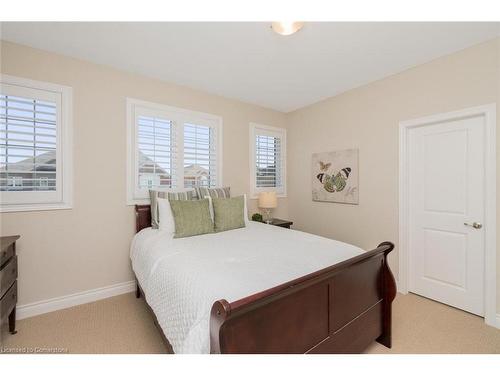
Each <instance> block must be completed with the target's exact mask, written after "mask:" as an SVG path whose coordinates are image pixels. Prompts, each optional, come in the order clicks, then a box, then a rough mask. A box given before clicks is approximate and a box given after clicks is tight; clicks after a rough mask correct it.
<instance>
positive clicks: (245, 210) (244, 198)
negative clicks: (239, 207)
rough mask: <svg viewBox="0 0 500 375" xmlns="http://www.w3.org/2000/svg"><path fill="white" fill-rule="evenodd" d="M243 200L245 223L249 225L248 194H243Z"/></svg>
mask: <svg viewBox="0 0 500 375" xmlns="http://www.w3.org/2000/svg"><path fill="white" fill-rule="evenodd" d="M243 200H244V201H245V205H244V206H243V218H244V219H245V225H248V223H249V221H250V220H248V207H247V195H246V194H243Z"/></svg>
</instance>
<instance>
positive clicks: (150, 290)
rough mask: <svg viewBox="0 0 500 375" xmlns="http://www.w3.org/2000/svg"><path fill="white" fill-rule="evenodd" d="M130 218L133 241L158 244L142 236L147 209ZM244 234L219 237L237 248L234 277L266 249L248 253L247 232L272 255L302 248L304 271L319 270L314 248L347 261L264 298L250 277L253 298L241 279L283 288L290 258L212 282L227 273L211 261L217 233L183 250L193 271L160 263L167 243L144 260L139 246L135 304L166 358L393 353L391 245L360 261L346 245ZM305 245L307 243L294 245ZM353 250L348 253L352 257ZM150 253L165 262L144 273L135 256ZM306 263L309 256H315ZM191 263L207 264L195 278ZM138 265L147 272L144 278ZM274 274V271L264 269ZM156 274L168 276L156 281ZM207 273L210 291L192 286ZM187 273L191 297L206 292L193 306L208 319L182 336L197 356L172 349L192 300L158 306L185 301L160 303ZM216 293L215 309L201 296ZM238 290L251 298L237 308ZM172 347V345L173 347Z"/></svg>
mask: <svg viewBox="0 0 500 375" xmlns="http://www.w3.org/2000/svg"><path fill="white" fill-rule="evenodd" d="M135 212H136V231H137V232H138V234H137V235H136V237H138V236H144V235H145V234H146V233H148V232H150V234H148V235H150V236H151V237H154V236H156V237H155V239H154V240H150V242H149V243H150V244H151V243H153V242H154V241H156V242H158V243H160V237H161V235H160V234H155V233H154V231H155V230H152V229H150V228H148V227H150V223H151V212H150V206H149V205H138V206H136V207H135ZM247 227H248V228H245V229H242V230H240V229H238V230H239V231H240V232H234V233H229V234H225V236H226V237H223V238H221V239H220V240H221V241H223V242H224V243H227V242H231V238H237V239H238V241H240V242H238V243H239V245H238V246H235V249H234V251H231V257H230V258H227V256H226V255H225V256H226V258H227V259H229V260H230V261H231V262H232V263H231V264H234V267H238V266H239V265H240V264H241V263H242V262H243V265H245V263H244V262H245V261H246V262H250V263H249V264H253V263H255V262H257V261H256V260H255V259H258V256H259V253H258V251H257V250H255V252H256V254H255V255H253V254H252V256H248V251H246V250H245V249H247V248H248V249H250V245H252V246H254V248H255V246H258V245H259V244H260V243H262V242H265V241H264V240H262V239H261V238H255V239H254V240H253V242H254V243H253V244H252V243H250V242H252V240H251V238H253V237H254V236H255V235H254V232H255V233H257V232H258V233H262V237H265V236H270V238H272V239H273V241H270V242H273V244H271V245H269V246H274V248H275V249H277V251H278V248H279V243H280V241H281V240H280V238H282V239H283V241H284V243H285V241H287V239H288V238H289V237H290V241H291V242H293V243H294V246H295V247H300V248H301V251H300V253H302V254H303V255H302V256H303V257H304V258H303V259H304V263H305V264H306V265H305V266H304V267H305V268H307V264H309V263H310V264H311V267H313V266H316V267H317V264H315V263H314V262H315V261H316V260H315V257H316V255H315V254H316V253H315V247H316V245H315V244H320V245H321V246H325V245H328V244H330V242H331V244H332V247H333V245H335V246H336V247H338V249H339V250H335V252H337V253H338V254H342V257H343V258H345V259H343V260H341V261H340V262H337V261H335V262H332V263H330V264H329V265H327V266H326V267H322V268H320V269H318V270H315V271H314V272H306V273H304V274H301V275H300V276H299V277H293V278H290V279H288V280H286V281H284V282H281V283H279V284H274V285H273V286H271V287H268V288H262V289H259V285H261V284H259V282H262V281H261V279H263V278H265V277H263V276H262V277H257V276H255V277H254V278H253V279H252V280H254V281H252V282H254V283H255V285H256V286H255V287H253V289H252V287H250V286H248V287H247V286H246V285H241V284H243V283H245V281H244V280H245V277H246V274H247V273H248V275H249V276H248V277H249V280H250V277H251V276H252V275H270V276H269V277H274V279H275V280H281V279H280V278H279V277H282V276H280V275H279V274H280V270H284V271H282V273H283V274H284V275H287V274H294V275H295V273H293V272H292V271H290V270H291V269H292V268H293V267H291V266H290V265H289V264H288V263H287V262H288V256H287V255H285V256H284V257H283V258H282V262H281V263H276V262H279V259H278V258H276V257H274V258H273V254H269V255H266V254H265V253H262V254H263V255H262V256H264V257H265V256H268V257H269V259H271V260H270V261H269V262H267V263H268V264H267V265H263V266H262V267H256V268H255V269H254V270H252V271H251V272H250V271H249V270H248V267H243V266H241V267H242V268H241V269H240V270H238V269H236V271H235V272H232V269H229V271H228V270H227V269H226V271H223V272H222V271H220V272H219V271H217V270H219V269H224V268H218V267H222V266H225V263H224V264H222V263H223V261H222V259H220V261H219V259H218V258H217V256H219V255H218V254H222V253H221V252H220V251H221V250H219V248H218V247H217V246H218V245H217V241H218V240H219V237H217V236H222V233H221V234H219V233H216V234H210V235H206V236H207V237H206V238H205V239H196V241H202V240H203V241H206V244H207V247H206V249H195V250H189V251H191V253H189V256H191V258H190V259H191V260H190V261H184V260H182V258H179V257H182V256H188V255H184V254H185V253H186V252H187V250H183V251H180V250H179V249H177V250H175V251H172V252H171V253H169V255H168V256H166V255H163V254H164V253H163V251H164V249H166V248H167V247H168V246H174V245H172V242H169V244H170V245H164V244H162V245H161V246H160V245H156V247H157V250H150V249H149V248H148V246H147V243H148V242H147V241H145V242H144V243H145V244H146V245H144V246H143V247H142V250H141V251H142V252H140V251H137V252H136V254H135V253H132V255H131V257H132V265H133V268H134V272H135V274H136V278H137V280H138V281H137V293H136V295H137V297H138V298H139V297H140V296H141V295H142V296H144V297H145V300H146V302H147V304H148V306H150V309H151V311H152V313H153V315H154V318H155V322H156V324H157V325H158V327H159V329H160V332H161V334H162V336H163V338H164V339H165V341H166V343H167V345H168V348H169V350H170V351H172V348H173V347H174V348H173V351H175V352H185V353H192V352H199V353H202V352H210V353H360V352H362V351H363V350H365V349H366V347H367V346H368V345H369V344H370V343H372V342H373V341H374V340H376V341H378V342H379V343H381V344H383V345H385V346H387V347H389V348H390V347H391V304H392V301H393V300H394V297H395V295H396V285H395V281H394V277H393V275H392V273H391V270H390V269H389V266H388V263H387V255H388V254H389V253H390V252H391V251H392V250H393V248H394V245H393V244H392V243H390V242H383V243H381V244H380V245H378V247H377V248H376V249H374V250H371V251H366V252H364V251H362V250H361V249H359V248H355V249H357V250H351V247H352V246H350V245H347V244H343V243H340V242H337V241H333V240H327V239H324V238H321V237H317V236H312V235H308V234H303V233H302V232H298V231H290V230H288V229H283V228H277V227H272V226H269V225H265V224H257V223H250V225H247ZM271 227H272V228H271ZM238 230H237V231H238ZM252 231H254V232H252ZM139 232H140V233H139ZM228 232H233V231H228ZM208 236H211V237H208ZM245 236H247V237H245ZM198 237H202V236H198ZM302 237H303V238H304V240H303V241H300V238H302ZM274 239H275V240H274ZM174 241H178V240H174ZM190 241H191V240H190ZM326 241H330V242H326ZM187 243H188V240H186V241H184V242H181V241H178V242H177V243H174V244H180V245H182V244H187ZM200 243H202V242H200ZM221 243H222V242H221ZM176 246H177V245H176ZM318 246H319V245H318ZM219 247H220V246H219ZM295 247H294V248H289V249H287V250H286V251H288V253H284V254H290V255H289V258H290V259H291V260H290V262H292V261H293V259H295V258H294V257H298V256H299V255H298V254H299V251H297V250H295ZM181 248H182V246H181V247H180V249H181ZM186 248H187V247H186ZM352 248H353V249H354V247H352ZM189 249H191V248H189ZM205 250H206V251H205ZM155 251H157V253H158V254H162V255H161V257H159V259H160V260H156V261H155V262H156V263H155V264H154V266H151V265H146V262H143V263H141V261H142V258H141V257H145V256H146V255H141V254H149V255H148V256H150V255H151V254H153V253H154V252H155ZM252 251H253V250H252ZM283 251H284V250H283ZM332 251H333V249H332ZM349 251H351V252H353V253H354V254H356V255H354V256H347V255H346V254H350V253H349ZM210 252H211V253H210ZM207 253H208V254H207ZM330 253H331V252H330ZM134 254H135V255H134ZM224 254H225V253H224ZM240 254H246V255H245V256H246V257H247V258H248V260H244V259H240V258H238V257H240V256H242V255H240ZM307 254H314V256H312V255H310V256H308V255H307ZM317 254H318V255H317V257H318V258H321V257H324V258H325V259H329V258H327V256H331V255H330V254H328V252H319V251H318V253H317ZM195 256H199V257H202V258H203V257H207V258H206V259H207V262H206V263H204V264H203V267H202V266H198V267H199V268H196V267H197V266H196V264H198V263H197V260H196V258H195ZM221 257H222V255H221ZM226 258H224V259H226ZM254 258H255V259H254ZM313 258H314V259H313ZM134 259H135V260H134ZM180 259H181V260H180ZM204 259H205V258H204ZM266 259H267V258H266ZM297 259H300V258H297ZM173 262H177V263H176V266H175V268H172V267H173V265H172V263H173ZM200 262H201V261H200ZM251 262H253V263H251ZM273 262H274V263H273ZM323 262H325V261H323ZM292 263H293V262H292ZM141 264H144V265H145V266H142V268H141V266H140V265H141ZM151 264H152V263H151ZM190 264H193V269H192V270H189V269H185V270H183V269H182V267H184V268H189V267H191V266H190ZM207 264H208V266H207ZM221 264H222V265H221ZM271 264H275V265H274V266H272V267H271V266H270V265H271ZM318 264H319V263H318ZM325 264H328V263H325ZM162 267H163V268H162ZM168 267H171V268H168ZM266 267H268V268H266ZM152 268H154V272H153V271H151V270H150V269H152ZM162 269H163V270H169V271H162ZM206 269H209V271H210V270H212V272H213V282H212V281H207V280H206V279H205V280H202V281H203V282H202V281H199V280H198V279H197V277H198V278H199V277H201V276H198V274H199V273H203V272H204V270H206ZM311 269H313V268H311ZM143 270H146V271H143ZM188 271H192V272H191V273H192V274H193V276H192V277H193V278H194V281H193V283H194V284H193V285H196V288H194V287H193V288H194V289H193V290H194V291H195V292H197V291H198V289H204V288H206V293H205V294H204V298H205V300H204V301H205V302H204V304H203V303H198V304H197V305H196V306H198V307H197V308H198V310H200V309H201V310H203V309H207V310H206V311H205V314H206V317H205V316H204V315H203V314H202V315H200V316H201V317H202V318H203V319H198V321H197V324H198V325H199V329H198V331H197V332H199V335H198V336H196V335H195V334H194V333H195V332H196V329H194V328H192V327H189V329H186V332H188V333H189V335H191V336H193V335H195V336H196V337H198V338H199V339H198V341H204V340H205V339H206V345H205V346H200V348H197V347H193V345H191V346H189V345H184V343H183V344H182V345H181V344H179V342H181V341H179V340H177V336H179V335H178V332H179V330H180V329H181V328H182V327H181V328H179V326H178V321H179V320H180V321H183V320H186V319H187V318H188V315H189V314H191V313H189V314H188V310H189V309H188V308H185V310H186V311H184V310H182V306H184V305H183V304H187V305H185V306H188V307H189V303H191V302H190V299H189V298H187V297H189V295H185V296H184V298H180V299H179V301H180V302H179V303H177V302H176V306H170V305H169V303H172V300H170V298H167V297H165V296H167V295H170V296H178V295H182V293H185V292H184V291H183V290H176V291H174V292H171V294H161V293H167V292H166V291H165V290H167V291H168V290H171V289H172V288H174V286H173V285H172V284H175V285H181V284H180V281H179V279H182V280H183V278H182V277H181V276H179V275H188V276H191V275H190V272H188ZM162 272H163V273H162ZM206 272H208V271H206ZM294 272H295V271H294ZM177 274H178V275H177ZM275 274H278V276H276V275H275ZM145 275H146V276H145ZM176 275H177V276H176ZM174 277H177V279H174ZM282 278H283V277H282ZM167 280H168V281H167ZM242 280H243V281H242ZM160 282H163V283H165V285H164V286H163V287H162V288H158V287H157V286H156V284H157V283H160ZM155 283H156V284H155ZM196 283H198V284H196ZM143 284H144V285H143ZM219 285H220V286H221V288H220V290H221V295H220V298H219V297H214V299H213V300H210V297H207V296H211V295H213V296H217V295H218V294H217V292H218V290H219ZM262 285H264V284H262ZM223 287H224V288H229V289H228V290H229V292H227V295H228V296H231V297H232V298H228V297H226V295H224V292H222V290H223V289H224V288H223ZM177 288H178V286H177ZM245 288H246V289H245ZM242 290H243V291H244V290H254V291H255V292H252V293H251V294H248V295H244V294H243V297H241V298H235V296H239V295H241V293H242V292H241V291H242ZM233 291H234V293H233ZM172 293H173V294H172ZM186 293H187V292H186ZM181 297H182V296H181ZM207 298H208V299H207ZM228 300H229V301H231V302H228ZM195 301H199V300H198V299H196V298H195V297H193V304H195ZM207 301H212V302H209V306H206V305H207ZM173 308H176V314H177V315H175V317H176V318H175V319H174V318H170V317H171V316H174V314H173V313H172V314H171V315H168V314H167V313H166V312H168V311H170V310H171V309H173ZM189 316H191V315H189ZM196 327H197V326H196ZM196 327H195V328H196ZM174 328H175V329H174ZM169 335H170V337H169ZM205 335H206V338H205ZM171 339H173V340H172V341H173V342H170V341H171ZM193 342H194V345H196V342H197V341H196V340H193ZM171 344H175V345H171ZM176 347H177V348H178V349H177V350H176V349H175V348H176Z"/></svg>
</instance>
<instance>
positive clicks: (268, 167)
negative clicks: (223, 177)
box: [250, 124, 286, 196]
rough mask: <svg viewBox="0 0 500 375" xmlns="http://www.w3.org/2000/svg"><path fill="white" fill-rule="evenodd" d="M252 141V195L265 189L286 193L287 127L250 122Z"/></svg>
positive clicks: (279, 193)
mask: <svg viewBox="0 0 500 375" xmlns="http://www.w3.org/2000/svg"><path fill="white" fill-rule="evenodd" d="M250 142H251V145H250V152H251V155H250V160H251V176H250V177H251V182H252V186H251V187H252V195H253V196H256V195H257V194H258V193H260V192H263V191H275V192H276V193H277V194H278V195H280V196H284V195H286V186H285V182H286V180H285V161H286V157H285V152H286V150H285V147H286V132H285V129H281V128H275V127H271V126H265V125H258V124H250Z"/></svg>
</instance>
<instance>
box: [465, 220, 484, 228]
mask: <svg viewBox="0 0 500 375" xmlns="http://www.w3.org/2000/svg"><path fill="white" fill-rule="evenodd" d="M464 225H467V226H469V227H473V228H474V229H481V228H482V227H483V224H481V223H478V222H476V221H475V222H473V223H472V224H469V223H464Z"/></svg>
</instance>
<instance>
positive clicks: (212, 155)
mask: <svg viewBox="0 0 500 375" xmlns="http://www.w3.org/2000/svg"><path fill="white" fill-rule="evenodd" d="M216 184H217V129H216V128H215V127H213V126H207V125H198V124H191V123H185V124H184V187H186V188H190V187H196V186H204V187H213V186H216Z"/></svg>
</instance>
